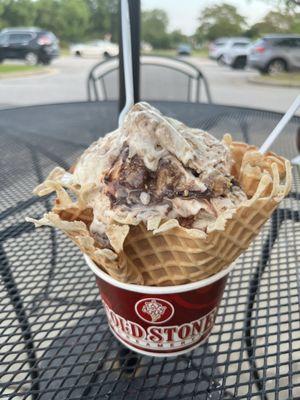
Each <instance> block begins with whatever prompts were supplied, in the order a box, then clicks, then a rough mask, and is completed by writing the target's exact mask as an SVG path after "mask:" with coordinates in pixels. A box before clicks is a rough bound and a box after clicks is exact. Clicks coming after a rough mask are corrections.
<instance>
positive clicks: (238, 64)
mask: <svg viewBox="0 0 300 400" xmlns="http://www.w3.org/2000/svg"><path fill="white" fill-rule="evenodd" d="M250 49H251V41H250V40H248V39H241V40H239V41H233V42H232V43H231V44H229V45H228V46H227V48H226V49H225V51H224V55H223V59H224V63H225V64H226V65H229V66H230V67H231V68H233V69H244V68H245V67H246V65H247V58H248V54H249V51H250Z"/></svg>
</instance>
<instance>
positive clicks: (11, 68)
mask: <svg viewBox="0 0 300 400" xmlns="http://www.w3.org/2000/svg"><path fill="white" fill-rule="evenodd" d="M40 69H41V67H40V66H36V65H33V66H32V65H15V64H3V65H0V75H4V74H5V75H6V74H14V73H18V72H28V71H38V70H40Z"/></svg>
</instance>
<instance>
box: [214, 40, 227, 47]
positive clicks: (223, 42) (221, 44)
mask: <svg viewBox="0 0 300 400" xmlns="http://www.w3.org/2000/svg"><path fill="white" fill-rule="evenodd" d="M226 43H227V41H225V40H224V41H217V42H214V45H215V46H218V47H219V46H225V44H226Z"/></svg>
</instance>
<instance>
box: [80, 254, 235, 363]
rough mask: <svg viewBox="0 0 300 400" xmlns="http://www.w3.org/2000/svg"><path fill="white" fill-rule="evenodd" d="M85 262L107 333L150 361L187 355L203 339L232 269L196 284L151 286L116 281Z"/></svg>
mask: <svg viewBox="0 0 300 400" xmlns="http://www.w3.org/2000/svg"><path fill="white" fill-rule="evenodd" d="M85 259H86V261H87V264H88V266H89V267H90V268H91V270H92V271H93V272H94V274H95V275H96V282H97V285H98V287H99V292H100V296H101V299H102V303H103V306H104V309H105V311H106V315H107V319H108V324H109V327H110V330H111V332H112V333H113V334H114V335H115V337H116V338H117V339H118V340H119V341H120V342H121V343H123V344H124V345H125V346H126V347H128V348H129V349H131V350H133V351H135V352H137V353H140V354H144V355H148V356H154V357H168V356H177V355H179V354H183V353H187V352H189V351H191V350H193V349H195V348H196V347H198V346H199V345H200V344H202V343H203V342H205V341H206V340H207V339H208V337H209V335H210V333H211V330H212V328H213V326H214V322H215V318H216V315H217V311H218V308H219V304H220V302H221V299H222V296H223V292H224V288H225V284H226V281H227V278H228V275H229V273H230V271H231V270H232V268H233V266H234V264H232V265H231V266H229V267H228V268H226V269H224V270H222V271H220V272H219V273H217V274H215V275H213V276H211V277H209V278H207V279H203V280H201V281H199V282H193V283H189V284H186V285H177V286H161V287H157V286H142V285H133V284H127V283H122V282H119V281H117V280H115V279H114V278H112V277H111V276H109V275H107V274H106V273H105V272H103V271H102V270H101V269H100V268H99V267H98V266H97V265H96V264H95V263H94V262H93V261H92V260H91V259H90V258H89V257H87V256H85Z"/></svg>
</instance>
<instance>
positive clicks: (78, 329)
mask: <svg viewBox="0 0 300 400" xmlns="http://www.w3.org/2000/svg"><path fill="white" fill-rule="evenodd" d="M153 104H154V105H155V106H157V107H158V108H159V109H160V110H161V111H162V112H164V113H166V114H167V115H169V116H172V117H175V118H178V119H180V120H182V121H184V122H185V123H187V124H189V125H191V126H194V127H200V128H202V129H205V130H208V131H209V132H211V133H212V134H214V135H216V136H217V137H219V138H221V136H222V135H223V134H224V133H225V132H230V133H232V135H233V137H234V138H235V139H236V140H244V141H247V142H249V143H253V144H257V145H260V144H261V143H262V142H263V141H264V139H265V138H266V136H267V134H268V133H269V132H270V131H271V130H272V128H273V127H274V126H275V124H276V122H277V121H278V120H279V118H280V116H281V115H280V114H278V113H272V112H267V111H259V110H251V109H243V108H238V107H226V106H218V105H207V104H191V103H190V104H187V103H177V102H173V103H172V102H153ZM116 125H117V105H116V103H114V102H103V103H70V104H57V105H45V106H34V107H26V108H18V109H9V110H2V111H0V182H1V184H0V191H1V196H0V273H1V275H0V276H1V277H0V399H43V400H48V399H49V400H50V399H51V400H52V399H114V400H117V399H118V400H119V399H126V400H136V399H142V400H148V399H149V400H150V399H197V400H199V399H264V400H265V399H292V398H293V399H296V398H300V313H299V311H300V309H299V293H300V292H299V279H298V278H299V276H297V265H298V257H299V252H298V251H297V243H298V244H299V240H300V223H299V221H300V217H299V216H300V214H299V212H300V210H299V200H300V190H299V183H300V180H299V170H298V169H297V168H294V171H293V175H294V183H293V190H292V193H291V194H290V196H289V197H288V198H286V199H285V200H284V201H283V202H282V203H281V205H280V208H279V209H278V210H277V211H276V212H275V213H274V214H273V216H272V218H271V219H270V221H268V222H267V223H266V225H265V227H264V228H263V230H262V232H261V233H260V235H259V236H258V237H257V239H256V240H255V242H254V243H253V244H252V245H251V246H250V248H249V249H248V250H247V251H246V252H245V253H244V254H243V255H242V256H241V257H240V258H239V260H238V261H237V263H236V267H235V269H234V270H233V272H232V273H231V275H230V277H229V280H228V283H227V287H226V290H225V294H224V298H223V301H222V303H221V307H220V309H219V312H218V317H217V320H216V325H215V327H214V330H213V333H212V335H211V337H210V338H209V340H208V342H207V343H206V344H204V345H202V346H200V347H199V348H197V349H196V350H194V351H193V352H191V353H188V354H186V355H182V356H179V357H176V358H175V357H174V358H162V359H156V358H151V357H146V356H140V355H136V354H134V353H132V352H130V351H128V350H126V349H124V347H122V346H121V345H120V344H119V343H118V342H117V341H116V339H114V337H113V336H112V334H111V333H110V331H109V329H108V326H107V323H106V319H105V314H104V310H103V308H102V305H101V302H100V300H99V297H98V290H97V288H96V285H95V282H94V277H93V276H92V273H91V272H90V271H89V269H88V268H87V266H86V265H85V263H84V260H83V257H82V255H81V254H80V252H79V250H78V249H77V248H76V247H75V246H74V245H73V244H72V243H71V241H70V240H69V239H67V238H66V237H64V236H63V235H62V234H61V233H60V232H57V231H56V230H53V229H50V228H44V229H39V230H36V229H34V227H33V226H32V224H28V223H26V222H25V221H24V218H25V217H26V216H34V217H38V216H41V215H42V214H43V213H44V212H46V211H47V210H49V209H50V207H51V198H49V197H47V198H45V199H38V198H36V197H34V196H32V194H31V192H32V189H33V188H34V187H35V186H36V185H37V184H38V183H39V182H41V181H42V180H43V179H44V178H45V177H46V176H47V174H48V172H49V171H50V170H51V169H52V168H53V167H54V166H56V165H57V164H59V165H61V166H63V167H65V168H67V167H68V166H70V165H71V164H72V162H73V161H74V160H75V159H76V158H77V157H78V155H79V154H80V153H81V152H82V150H83V149H84V148H85V147H86V146H87V145H89V144H90V143H91V142H92V141H93V140H95V139H96V138H97V137H99V136H101V135H104V134H105V133H107V132H109V131H111V130H113V129H114V128H115V127H116ZM299 126H300V118H296V117H295V118H293V120H292V121H291V122H290V123H289V125H288V126H287V128H286V129H285V132H284V134H282V136H281V137H280V138H279V139H278V140H277V142H276V144H275V145H274V150H275V151H278V152H279V153H280V154H281V155H284V156H285V157H287V158H290V159H291V158H293V157H294V156H296V155H297V149H296V145H295V143H296V132H297V129H298V127H299ZM298 249H299V245H298Z"/></svg>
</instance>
